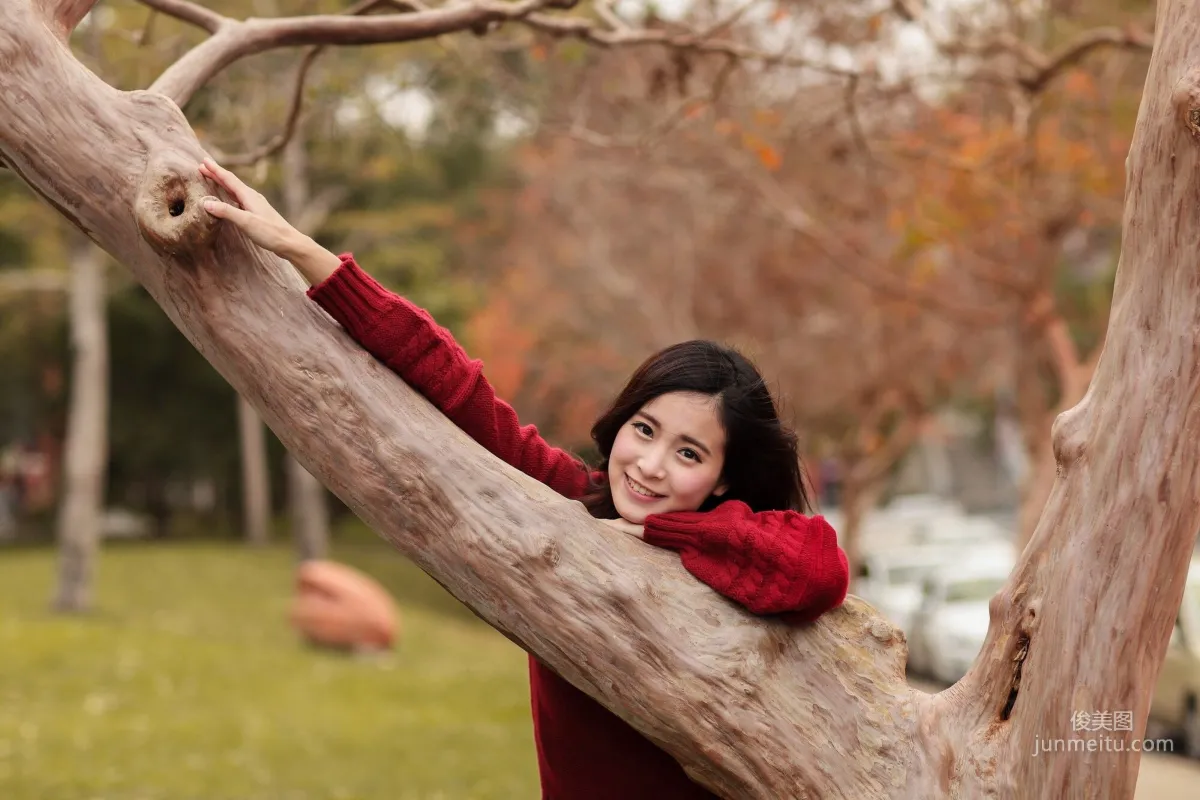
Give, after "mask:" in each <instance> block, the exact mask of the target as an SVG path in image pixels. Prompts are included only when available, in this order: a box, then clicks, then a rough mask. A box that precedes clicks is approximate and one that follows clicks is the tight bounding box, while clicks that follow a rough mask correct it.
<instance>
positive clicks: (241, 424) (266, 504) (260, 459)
mask: <svg viewBox="0 0 1200 800" xmlns="http://www.w3.org/2000/svg"><path fill="white" fill-rule="evenodd" d="M238 432H239V434H240V439H241V453H242V515H243V525H244V526H245V534H246V541H248V542H249V543H250V544H253V545H264V544H266V543H267V542H268V541H270V538H271V474H270V471H269V470H270V467H269V465H268V463H267V429H266V427H265V426H264V425H263V423H262V420H261V419H260V418H259V416H258V412H257V411H255V410H254V406H252V405H250V404H249V403H248V402H246V400H245V398H243V397H242V396H241V395H240V394H239V395H238Z"/></svg>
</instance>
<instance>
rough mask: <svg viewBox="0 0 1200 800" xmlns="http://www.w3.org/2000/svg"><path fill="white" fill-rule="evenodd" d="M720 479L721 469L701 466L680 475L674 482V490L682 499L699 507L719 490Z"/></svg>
mask: <svg viewBox="0 0 1200 800" xmlns="http://www.w3.org/2000/svg"><path fill="white" fill-rule="evenodd" d="M720 477H721V471H720V469H719V468H718V469H714V468H712V467H709V466H707V465H701V466H700V467H697V468H693V469H689V470H686V471H684V472H683V473H682V474H680V475H678V476H677V477H676V479H675V481H674V482H673V483H674V486H673V488H674V489H675V493H676V494H678V495H679V496H680V498H687V499H688V500H690V501H692V502H695V503H696V504H697V505H699V504H700V503H703V502H704V501H705V500H706V499H707V498H708V496H709V495H710V494H712V492H713V489H715V488H717V481H718V480H719V479H720Z"/></svg>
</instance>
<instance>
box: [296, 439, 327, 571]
mask: <svg viewBox="0 0 1200 800" xmlns="http://www.w3.org/2000/svg"><path fill="white" fill-rule="evenodd" d="M286 462H287V464H286V468H287V476H288V504H289V507H290V511H291V518H292V534H293V536H295V540H296V555H297V556H298V558H299V559H300V560H301V561H310V560H313V559H322V558H325V557H326V556H327V555H328V553H329V505H328V503H326V502H325V487H324V486H322V485H321V482H320V481H319V480H317V479H316V478H314V477H313V475H312V473H311V472H309V471H308V470H306V469H305V468H304V465H303V464H301V463H300V462H299V461H297V460H296V459H294V458H292V456H290V455H288V456H287V457H286Z"/></svg>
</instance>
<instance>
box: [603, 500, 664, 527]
mask: <svg viewBox="0 0 1200 800" xmlns="http://www.w3.org/2000/svg"><path fill="white" fill-rule="evenodd" d="M613 505H615V506H616V508H617V514H618V515H620V517H621V519H623V520H625V521H626V522H632V523H633V524H634V525H645V524H646V517H648V516H650V515H651V514H652V513H654V512H652V511H648V510H646V509H644V508H626V507H625V506H624V504H621V503H614V504H613Z"/></svg>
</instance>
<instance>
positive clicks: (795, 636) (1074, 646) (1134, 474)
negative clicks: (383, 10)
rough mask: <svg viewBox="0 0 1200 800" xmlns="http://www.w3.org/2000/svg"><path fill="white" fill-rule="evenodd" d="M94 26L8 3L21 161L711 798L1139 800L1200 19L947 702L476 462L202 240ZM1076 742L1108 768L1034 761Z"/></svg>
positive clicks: (1171, 476) (371, 498) (190, 332)
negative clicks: (1135, 798)
mask: <svg viewBox="0 0 1200 800" xmlns="http://www.w3.org/2000/svg"><path fill="white" fill-rule="evenodd" d="M84 5H86V4H84ZM79 6H80V3H78V2H75V0H67V2H65V3H62V4H60V3H50V2H48V0H41V1H40V2H38V1H37V0H7V2H5V3H2V4H0V64H2V65H3V68H2V69H0V157H2V158H3V160H4V161H5V162H6V163H8V164H9V165H10V166H11V167H12V169H13V170H15V171H16V172H17V174H18V175H19V176H20V177H21V178H22V180H24V181H25V182H26V183H28V184H29V185H30V186H31V187H33V188H34V190H35V191H37V192H38V193H39V194H40V195H41V196H42V197H43V198H45V199H46V200H47V202H50V203H51V204H53V205H54V207H55V208H57V209H58V210H59V211H60V212H61V213H62V214H63V215H64V216H65V217H66V218H67V219H69V220H70V221H71V222H72V223H73V224H75V225H76V226H77V227H79V228H80V229H82V230H84V231H86V232H87V233H88V235H89V236H91V237H92V238H93V239H94V240H95V241H96V242H97V243H98V244H100V245H101V246H102V247H103V248H105V249H106V250H108V251H109V252H110V253H112V254H113V255H114V256H115V257H116V258H117V259H118V260H120V261H121V262H122V263H123V264H125V265H127V266H128V267H129V268H130V270H132V271H133V273H134V274H135V275H136V276H137V278H138V279H139V280H140V281H141V282H142V283H143V284H144V285H145V286H146V288H147V290H148V291H149V292H150V294H151V295H152V296H153V297H154V298H155V300H156V301H157V302H158V303H159V304H161V305H162V307H163V308H164V310H165V311H166V313H167V314H168V315H169V316H170V317H171V319H172V320H173V321H174V322H175V324H176V325H178V326H179V327H180V329H181V330H183V331H184V332H185V333H186V334H187V336H188V337H189V338H190V340H191V341H192V342H193V343H194V344H195V345H196V347H197V348H198V349H199V350H200V351H201V352H202V353H203V354H204V355H205V356H206V357H207V358H208V359H209V360H210V361H211V362H212V363H213V364H214V365H215V366H216V368H217V369H218V370H220V371H221V373H222V374H223V375H224V376H225V377H226V378H227V379H228V380H229V381H230V383H231V384H232V385H233V386H234V387H235V388H236V389H237V390H238V392H239V393H241V394H242V395H243V396H245V397H246V398H247V400H248V401H249V402H251V403H252V404H253V405H254V406H255V408H257V409H258V410H259V411H260V413H261V414H262V415H263V417H264V419H265V420H266V421H267V423H268V424H269V425H271V427H272V428H273V429H274V430H275V431H276V432H277V433H278V435H279V436H280V438H281V439H282V440H283V442H284V444H285V445H286V446H287V448H288V449H289V450H290V451H291V452H292V453H293V454H295V456H296V457H297V458H298V459H299V460H300V461H301V463H303V464H304V465H305V466H306V467H307V468H308V469H310V470H311V471H312V472H314V474H316V475H317V476H318V477H319V478H320V479H321V480H322V481H323V482H324V483H325V484H326V485H327V486H329V487H330V488H331V489H332V490H333V491H335V492H336V493H337V494H338V495H339V496H340V497H342V498H343V499H344V500H345V501H346V502H347V504H348V505H349V506H350V507H351V508H352V509H353V510H354V511H355V513H357V514H359V516H361V517H362V518H363V519H364V520H365V521H366V522H367V523H368V524H370V525H372V526H373V527H374V528H375V529H376V530H378V531H379V532H380V534H381V535H382V536H383V537H384V538H386V539H387V540H388V541H389V542H391V543H392V544H393V545H394V546H395V547H396V548H397V549H399V550H400V551H401V552H402V553H404V554H405V555H407V556H408V557H409V558H411V559H412V560H413V561H414V562H416V563H417V564H418V565H420V566H421V568H422V569H424V570H425V571H426V572H428V573H429V574H430V575H432V576H433V577H434V578H436V579H437V580H438V581H440V582H441V583H443V585H445V586H446V587H447V588H448V589H449V590H450V591H451V592H452V593H453V594H454V595H455V596H456V597H458V598H459V599H460V600H462V601H463V602H464V603H466V604H467V605H468V606H470V607H471V608H472V609H474V610H475V611H476V612H477V613H478V614H479V615H480V616H481V617H483V618H484V619H485V620H487V621H488V622H489V623H490V624H492V625H493V626H495V627H496V628H497V629H498V630H500V631H502V632H504V633H505V634H506V635H507V636H509V637H510V638H512V639H513V640H514V641H516V642H517V643H518V644H520V645H521V646H522V647H525V648H527V649H528V650H530V651H531V652H533V653H534V654H535V655H536V656H537V657H539V658H540V659H542V660H543V661H544V662H545V663H546V664H547V665H548V666H550V667H551V668H553V669H555V670H556V671H558V672H559V673H560V674H562V675H563V676H564V677H565V678H566V679H567V680H569V681H571V682H572V683H574V684H575V685H577V686H579V687H581V689H582V690H583V691H585V692H587V693H588V694H589V695H591V696H592V697H595V698H597V699H598V700H599V701H600V702H601V703H603V704H604V705H605V706H607V707H609V708H611V709H613V710H614V711H616V713H618V714H619V715H621V716H622V717H623V718H624V719H626V720H628V721H629V722H630V723H631V724H633V725H634V726H635V727H636V728H638V729H639V730H641V731H642V732H644V733H645V734H646V735H647V736H648V737H649V738H650V739H651V740H653V741H655V742H657V743H659V744H660V745H662V746H663V747H664V748H665V749H666V750H667V751H668V752H670V753H672V754H673V755H674V756H675V757H677V758H678V759H680V761H681V762H682V763H683V764H684V766H685V767H686V768H687V770H688V772H689V773H690V774H691V775H692V776H694V777H695V778H696V779H697V780H699V781H700V782H702V783H703V784H705V785H707V786H709V787H712V788H713V789H714V790H715V791H716V792H718V793H719V794H721V795H723V796H727V797H739V798H740V797H746V798H779V797H817V796H819V797H824V798H855V799H856V800H868V799H869V798H880V797H905V798H907V797H911V798H930V797H1111V798H1121V797H1125V798H1128V797H1131V796H1132V794H1133V789H1134V784H1135V780H1136V776H1137V770H1138V764H1139V759H1140V752H1139V751H1138V750H1135V749H1134V747H1133V746H1132V744H1131V740H1133V739H1140V738H1141V737H1142V736H1143V734H1144V732H1145V723H1146V714H1147V706H1148V702H1149V697H1150V691H1151V688H1152V686H1153V683H1154V680H1155V677H1156V675H1157V673H1158V670H1159V667H1160V665H1161V663H1162V659H1163V655H1164V653H1165V649H1166V644H1167V638H1168V635H1169V633H1170V630H1171V627H1172V625H1173V623H1174V619H1175V612H1176V609H1177V608H1178V605H1179V601H1180V598H1181V595H1182V591H1183V583H1184V578H1185V575H1186V572H1187V567H1188V559H1189V556H1190V553H1191V550H1192V546H1193V544H1194V542H1195V539H1196V532H1197V530H1198V529H1200V495H1198V492H1197V487H1198V486H1200V475H1198V474H1197V472H1198V469H1197V465H1198V463H1200V439H1197V437H1195V436H1192V435H1191V433H1190V431H1192V430H1193V429H1194V427H1195V426H1196V425H1197V424H1198V422H1197V420H1198V419H1200V416H1198V415H1200V359H1198V358H1197V355H1198V354H1200V301H1198V291H1200V273H1198V272H1197V271H1196V269H1195V268H1194V262H1195V257H1194V254H1193V252H1192V248H1191V247H1190V244H1189V243H1190V242H1194V241H1196V240H1197V239H1198V238H1200V216H1198V215H1196V214H1195V213H1194V210H1195V198H1196V197H1197V196H1200V158H1198V156H1197V142H1196V137H1198V136H1200V123H1197V122H1196V120H1200V76H1198V75H1197V73H1196V72H1194V71H1191V70H1189V68H1188V66H1187V65H1188V63H1189V59H1190V58H1191V54H1192V53H1194V52H1196V51H1197V50H1198V49H1200V6H1196V5H1194V4H1191V3H1184V2H1181V1H1180V0H1174V1H1171V0H1167V1H1166V2H1163V3H1161V4H1160V5H1159V12H1158V24H1157V27H1156V30H1157V32H1158V34H1157V35H1158V41H1157V44H1156V48H1155V52H1154V55H1153V57H1152V59H1151V65H1150V73H1149V77H1148V81H1147V87H1146V94H1145V97H1144V99H1143V104H1142V108H1141V110H1140V113H1139V118H1138V124H1137V130H1136V134H1135V138H1134V144H1133V147H1132V150H1131V154H1130V159H1129V165H1130V169H1129V172H1130V174H1129V181H1128V189H1127V192H1128V193H1127V199H1126V216H1125V236H1124V238H1123V241H1122V254H1121V265H1120V267H1119V270H1118V276H1117V281H1116V287H1115V300H1114V304H1113V314H1112V319H1111V328H1110V333H1109V336H1108V339H1107V344H1106V345H1105V347H1106V349H1105V352H1104V356H1103V358H1102V359H1101V362H1100V367H1099V370H1098V372H1097V374H1096V378H1095V380H1094V381H1093V383H1092V386H1091V389H1090V390H1089V393H1088V394H1087V395H1085V397H1084V398H1083V400H1082V401H1081V402H1080V403H1079V404H1078V405H1077V406H1076V407H1075V408H1073V409H1071V410H1070V411H1068V412H1066V413H1065V414H1063V415H1062V416H1061V417H1060V418H1059V419H1058V421H1057V423H1056V424H1055V427H1054V435H1053V446H1054V452H1055V455H1056V458H1057V461H1058V465H1059V472H1058V481H1057V483H1056V484H1055V487H1054V490H1053V491H1052V493H1051V495H1050V498H1049V501H1048V502H1047V504H1046V507H1045V511H1044V513H1043V514H1042V516H1041V520H1040V523H1039V525H1038V528H1037V532H1036V533H1035V535H1034V537H1033V539H1032V541H1031V542H1030V544H1029V546H1028V547H1027V548H1026V549H1025V551H1024V553H1023V555H1022V558H1021V560H1020V562H1019V564H1018V565H1017V567H1016V568H1015V570H1014V573H1013V576H1012V579H1011V581H1010V582H1009V584H1008V585H1007V586H1006V587H1005V589H1003V590H1002V591H1001V593H1000V594H999V595H997V597H996V598H995V599H994V600H993V602H992V622H991V626H990V630H989V632H988V636H987V640H986V642H985V644H984V646H983V649H982V652H981V653H980V656H979V658H978V659H977V661H976V663H975V665H974V666H973V667H972V669H971V670H970V671H969V672H968V673H967V675H966V676H965V677H964V678H963V679H962V680H961V681H960V682H959V684H957V685H956V686H955V687H953V688H952V689H950V690H948V691H946V692H943V693H941V694H938V695H932V696H931V695H927V694H925V693H924V692H921V691H918V690H914V689H911V688H909V687H908V686H907V685H906V684H905V682H904V678H903V672H904V663H905V648H904V642H903V637H902V636H901V635H899V634H898V633H897V632H896V631H895V630H894V629H893V628H892V626H890V625H889V624H888V623H887V622H885V621H884V620H883V619H881V618H880V617H879V616H878V615H876V614H874V613H873V612H872V611H871V609H870V608H869V607H867V606H865V604H863V603H862V602H861V601H859V600H857V599H855V598H851V599H849V600H848V601H847V603H846V604H845V606H844V607H843V608H842V609H841V610H840V611H837V612H834V613H830V614H827V615H825V616H823V617H822V618H821V619H820V620H818V621H817V622H816V623H815V624H813V625H811V626H805V627H800V628H793V627H788V626H787V625H785V624H784V623H783V622H781V621H778V620H771V619H753V618H751V617H750V616H748V615H746V614H744V613H742V612H741V611H740V610H738V609H737V608H735V607H734V606H733V605H731V604H730V603H728V602H726V601H724V600H722V599H721V598H719V597H717V596H716V595H715V594H714V593H713V592H712V591H711V590H709V589H708V588H707V587H705V586H702V585H700V584H699V583H698V582H697V581H695V580H694V579H693V578H692V577H691V576H690V575H689V574H688V573H687V572H686V571H685V570H684V569H683V567H682V566H681V565H680V563H679V559H678V556H677V555H675V554H674V553H671V552H668V551H663V550H658V549H654V548H651V547H648V546H646V545H644V544H643V543H641V542H638V541H637V540H635V539H632V538H631V537H628V536H624V535H620V534H615V535H614V534H613V533H612V532H611V531H609V530H607V529H606V528H605V526H603V525H602V524H600V523H599V522H597V521H596V520H593V519H591V518H590V517H589V516H588V515H587V514H586V512H585V511H584V510H583V509H582V508H581V507H580V505H579V504H578V503H576V502H573V501H569V500H566V499H564V498H562V497H559V496H558V495H556V494H555V493H554V492H552V491H551V490H550V489H548V488H547V487H545V486H542V485H540V484H538V483H536V482H535V481H533V480H531V479H529V478H528V477H526V476H523V475H521V474H519V473H517V472H516V471H515V470H513V469H512V468H510V467H508V466H507V465H505V464H503V463H502V462H500V461H499V460H498V459H496V458H494V457H493V456H491V455H489V454H488V453H486V452H484V451H483V450H482V449H481V448H480V447H479V446H478V445H476V444H475V443H474V442H471V441H470V440H469V439H468V438H467V437H466V436H465V435H464V434H462V433H461V432H460V431H458V430H457V429H456V428H454V426H453V425H451V424H450V423H449V422H448V421H447V420H446V419H445V418H444V417H442V416H441V415H440V414H439V413H437V412H436V411H435V410H434V409H432V408H431V407H430V406H429V404H428V403H426V402H425V401H424V400H423V399H422V398H420V396H419V395H417V394H416V393H415V392H413V391H412V390H411V389H410V388H408V387H407V386H405V385H404V384H403V382H402V381H400V380H399V379H398V378H397V377H396V376H395V375H393V374H392V373H390V372H389V371H388V370H386V369H383V368H381V367H380V366H379V365H378V364H377V363H376V362H374V361H373V360H372V359H371V358H369V357H368V356H366V355H364V354H363V353H362V352H361V350H360V349H359V348H357V347H356V346H355V345H354V344H353V343H352V342H351V341H349V339H348V338H347V337H346V336H345V334H344V333H343V332H342V331H341V330H340V329H338V328H337V326H336V325H334V324H333V323H332V322H331V321H330V320H329V319H328V318H327V317H326V316H324V315H323V314H322V313H321V312H320V311H319V309H317V308H315V307H314V305H313V304H312V303H311V302H310V301H309V300H308V299H307V298H306V297H305V296H304V293H303V285H302V282H301V281H300V280H299V278H298V277H297V276H295V275H294V274H293V273H292V272H291V271H290V269H289V268H288V267H287V265H285V264H283V263H282V262H280V261H279V260H277V259H275V258H271V257H268V256H267V255H266V254H264V253H262V252H261V251H259V250H257V249H255V248H253V247H252V246H250V245H249V243H248V242H247V241H246V240H245V239H244V238H243V237H241V236H239V235H238V234H237V233H235V232H234V231H233V230H231V229H229V228H228V227H226V226H224V225H221V224H218V223H217V222H215V221H214V220H211V219H209V218H208V217H207V216H206V215H205V213H204V212H203V210H202V209H200V208H199V207H198V205H199V200H200V198H201V197H202V196H203V195H204V194H206V193H210V192H212V187H211V186H207V185H205V184H204V182H202V181H201V180H200V179H199V178H198V175H197V173H196V165H197V163H198V161H199V159H200V157H201V155H202V153H201V151H200V147H199V145H198V143H197V141H196V139H195V137H194V135H193V134H192V133H191V130H190V128H189V126H188V124H187V121H186V120H185V119H184V117H183V115H182V114H181V113H180V111H179V110H178V108H177V107H176V106H175V105H174V104H173V103H172V102H170V101H168V100H166V99H164V98H162V97H160V96H156V95H154V94H151V93H146V92H119V91H117V90H115V89H112V88H111V87H109V86H107V85H105V84H104V83H102V82H101V81H100V80H98V79H97V78H96V77H95V76H93V75H92V74H91V73H89V72H88V71H87V70H86V69H84V68H83V67H82V66H81V65H80V64H78V63H77V62H76V61H75V60H74V59H73V58H72V57H71V54H70V51H69V49H68V48H66V47H65V46H64V45H63V40H64V39H65V34H64V33H63V31H64V30H66V31H69V30H70V27H71V25H73V24H74V22H75V21H77V20H78V16H77V14H78V12H79ZM422 13H424V12H422ZM210 41H211V40H210ZM196 63H197V62H196V60H193V61H188V62H187V63H183V62H180V64H178V65H177V66H176V72H175V74H174V77H173V80H174V82H175V83H184V82H186V81H185V78H186V77H187V75H186V73H187V70H188V69H190V68H191V67H190V66H189V65H193V64H196ZM172 85H174V83H173V84H172ZM1115 653H1119V654H1124V655H1125V656H1127V657H1124V658H1114V657H1113V655H1114V654H1115ZM1074 711H1088V712H1092V711H1101V712H1108V713H1114V714H1120V715H1121V717H1120V718H1121V719H1122V721H1124V719H1123V717H1124V713H1123V712H1128V716H1129V722H1130V724H1129V728H1130V730H1128V731H1117V732H1115V733H1110V732H1105V733H1102V734H1100V735H1089V734H1086V733H1082V734H1081V733H1075V732H1073V730H1072V727H1071V723H1072V719H1073V716H1072V712H1074ZM1121 727H1124V726H1121ZM1105 736H1107V737H1108V738H1109V739H1113V740H1119V741H1117V742H1115V743H1114V742H1107V743H1106V742H1103V741H1099V740H1100V739H1103V738H1104V737H1105ZM1059 737H1061V738H1062V739H1071V738H1072V737H1079V738H1082V739H1084V740H1089V739H1090V740H1093V741H1096V743H1097V745H1099V746H1097V747H1084V748H1082V749H1080V750H1075V751H1072V752H1069V753H1059V754H1041V755H1033V753H1034V746H1035V743H1037V742H1039V741H1040V742H1044V743H1049V741H1050V740H1052V739H1057V738H1059ZM1115 744H1119V745H1120V746H1121V749H1120V750H1117V748H1116V746H1115Z"/></svg>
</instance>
